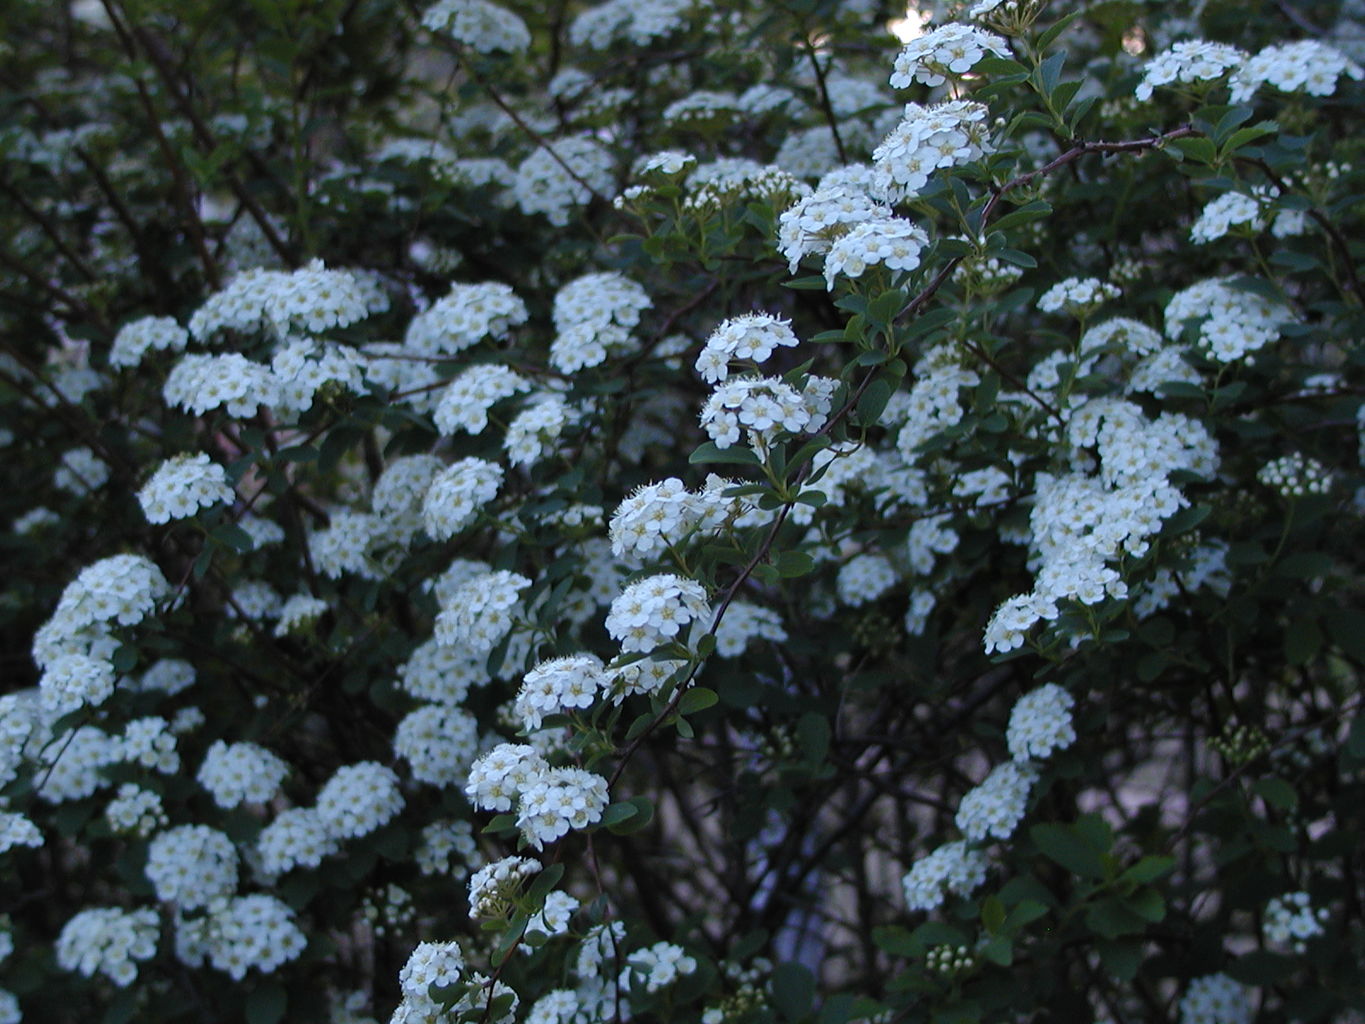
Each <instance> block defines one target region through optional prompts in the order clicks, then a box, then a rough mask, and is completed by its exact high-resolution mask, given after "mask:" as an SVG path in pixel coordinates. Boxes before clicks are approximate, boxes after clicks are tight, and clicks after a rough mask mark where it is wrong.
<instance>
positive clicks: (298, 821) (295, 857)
mask: <svg viewBox="0 0 1365 1024" xmlns="http://www.w3.org/2000/svg"><path fill="white" fill-rule="evenodd" d="M340 848H341V847H340V844H339V843H338V841H337V840H336V839H335V838H333V836H332V834H331V832H330V831H329V829H328V827H327V824H326V823H325V822H324V821H323V820H322V816H321V815H320V814H318V812H317V809H316V808H313V807H290V808H287V809H285V810H283V811H281V812H280V813H279V814H278V815H277V816H276V817H275V820H274V821H272V822H271V823H270V824H269V825H267V826H266V827H265V828H263V829H261V832H260V835H258V836H257V837H256V853H257V855H258V856H259V857H260V864H261V870H262V871H264V872H265V873H266V874H267V875H271V876H274V875H282V874H284V873H285V872H286V871H290V870H292V869H294V868H296V867H305V868H315V867H317V866H318V865H319V864H321V863H322V859H323V858H324V857H328V856H330V855H331V854H333V853H336V852H337V850H339V849H340Z"/></svg>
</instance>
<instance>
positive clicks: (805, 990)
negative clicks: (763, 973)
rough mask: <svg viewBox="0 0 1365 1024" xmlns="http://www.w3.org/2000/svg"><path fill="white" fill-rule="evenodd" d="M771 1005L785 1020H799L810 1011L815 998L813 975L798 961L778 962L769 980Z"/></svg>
mask: <svg viewBox="0 0 1365 1024" xmlns="http://www.w3.org/2000/svg"><path fill="white" fill-rule="evenodd" d="M770 986H771V990H772V996H773V1006H775V1007H776V1008H777V1011H778V1013H780V1014H781V1015H782V1017H783V1018H785V1019H786V1020H800V1019H801V1018H803V1017H805V1016H807V1015H808V1014H809V1013H810V1012H811V1004H812V1002H813V1000H814V998H815V976H814V975H813V974H811V972H810V968H808V967H806V966H805V965H803V964H798V963H783V964H778V965H777V967H776V968H774V970H773V974H772V981H771V982H770Z"/></svg>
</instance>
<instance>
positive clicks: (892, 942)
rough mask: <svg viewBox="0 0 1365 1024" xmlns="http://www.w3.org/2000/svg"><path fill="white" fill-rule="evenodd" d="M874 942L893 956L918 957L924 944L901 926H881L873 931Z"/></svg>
mask: <svg viewBox="0 0 1365 1024" xmlns="http://www.w3.org/2000/svg"><path fill="white" fill-rule="evenodd" d="M872 942H873V943H874V944H875V945H876V946H877V948H878V949H882V950H885V951H886V952H887V953H890V954H891V955H892V956H906V957H909V956H918V955H919V954H920V951H921V949H922V944H921V943H919V942H918V941H916V939H915V937H914V936H913V935H911V934H910V932H909V931H908V930H906V929H905V928H902V927H901V926H900V925H894V924H891V925H880V926H878V927H876V928H873V929H872Z"/></svg>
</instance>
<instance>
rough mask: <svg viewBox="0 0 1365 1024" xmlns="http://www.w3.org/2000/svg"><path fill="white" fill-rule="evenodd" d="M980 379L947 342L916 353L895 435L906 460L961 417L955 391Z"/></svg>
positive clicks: (910, 458)
mask: <svg viewBox="0 0 1365 1024" xmlns="http://www.w3.org/2000/svg"><path fill="white" fill-rule="evenodd" d="M980 382H981V378H980V377H979V376H977V373H976V371H975V370H969V369H966V368H965V367H963V366H962V365H961V364H960V363H959V360H958V356H957V355H956V353H954V352H953V350H952V349H951V348H950V347H948V346H935V347H934V348H931V349H929V350H928V351H927V352H925V354H924V355H923V356H921V357H920V359H919V361H918V362H917V363H916V364H915V383H914V384H913V385H912V386H911V388H910V397H909V400H908V401H907V402H906V405H905V413H904V415H905V422H904V423H903V425H902V426H901V429H900V432H899V433H898V434H897V435H896V448H897V450H898V451H899V452H900V453H901V455H902V456H903V457H904V458H905V460H906V462H912V461H913V460H914V458H915V451H916V449H917V448H919V446H920V445H921V444H923V443H924V442H925V441H927V440H929V439H930V438H931V437H933V436H934V435H935V434H937V433H938V432H939V431H941V430H946V429H947V428H949V427H951V426H954V425H955V424H956V423H958V422H959V421H960V420H961V419H962V415H963V412H964V409H963V406H962V403H961V401H960V399H959V392H960V391H961V390H962V389H963V388H973V387H976V385H977V384H979V383H980Z"/></svg>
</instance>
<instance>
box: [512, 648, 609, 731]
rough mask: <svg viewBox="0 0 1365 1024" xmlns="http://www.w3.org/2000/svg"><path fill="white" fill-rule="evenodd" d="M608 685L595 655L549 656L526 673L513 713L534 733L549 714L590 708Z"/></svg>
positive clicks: (600, 663)
mask: <svg viewBox="0 0 1365 1024" xmlns="http://www.w3.org/2000/svg"><path fill="white" fill-rule="evenodd" d="M607 685H608V681H607V677H606V673H605V672H604V670H603V667H602V659H600V658H598V657H597V656H596V655H593V654H570V655H568V656H567V657H563V658H552V659H551V660H549V661H542V662H541V663H540V664H538V665H537V666H536V667H535V668H533V669H531V671H529V672H527V673H526V676H525V678H524V679H523V680H522V683H521V688H520V689H519V690H518V691H517V697H516V703H515V705H514V708H515V712H516V715H517V718H518V719H520V721H521V723H522V725H523V726H524V727H525V728H526V730H527V731H528V732H534V731H535V730H536V729H539V728H540V726H541V722H543V721H544V720H545V718H546V716H548V715H558V714H561V713H563V712H564V711H565V710H567V709H572V708H589V707H592V705H593V703H594V702H595V701H596V700H597V694H598V693H599V692H600V691H601V690H603V689H605V688H606V687H607Z"/></svg>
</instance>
